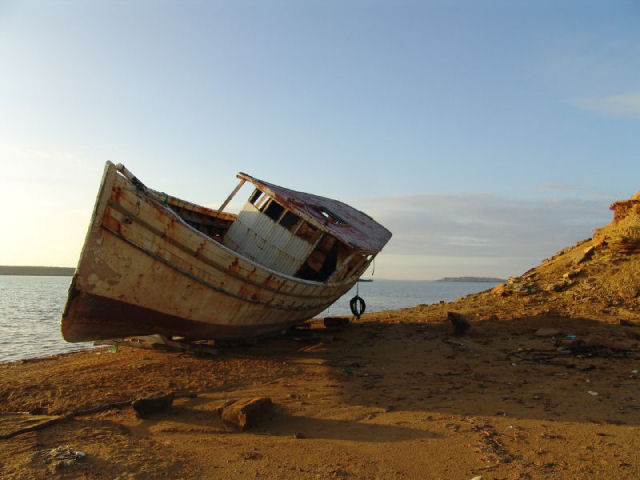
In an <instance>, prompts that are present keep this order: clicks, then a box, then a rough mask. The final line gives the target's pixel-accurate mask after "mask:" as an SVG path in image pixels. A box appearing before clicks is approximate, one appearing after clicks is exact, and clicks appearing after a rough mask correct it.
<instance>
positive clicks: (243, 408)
mask: <svg viewBox="0 0 640 480" xmlns="http://www.w3.org/2000/svg"><path fill="white" fill-rule="evenodd" d="M272 411H273V402H272V401H271V399H270V398H269V397H256V398H249V399H243V400H237V401H235V402H233V403H232V404H230V405H228V406H226V407H224V408H223V409H222V414H221V415H220V418H221V419H222V423H223V424H224V426H225V427H227V428H229V429H231V430H235V431H237V432H243V431H245V430H247V429H249V428H252V427H255V426H256V425H258V424H259V423H260V422H261V421H262V420H264V418H265V417H267V416H268V415H270V414H271V413H272Z"/></svg>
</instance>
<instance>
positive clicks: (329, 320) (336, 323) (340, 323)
mask: <svg viewBox="0 0 640 480" xmlns="http://www.w3.org/2000/svg"><path fill="white" fill-rule="evenodd" d="M323 322H324V326H325V327H326V328H340V327H344V326H346V325H348V324H349V317H325V318H324V320H323Z"/></svg>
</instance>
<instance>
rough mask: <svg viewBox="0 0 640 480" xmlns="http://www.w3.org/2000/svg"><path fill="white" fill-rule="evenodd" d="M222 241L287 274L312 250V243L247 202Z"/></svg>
mask: <svg viewBox="0 0 640 480" xmlns="http://www.w3.org/2000/svg"><path fill="white" fill-rule="evenodd" d="M223 244H224V245H225V246H226V247H229V248H230V249H232V250H234V251H235V252H237V253H239V254H241V255H244V256H246V257H248V258H250V259H252V260H254V261H256V262H258V263H260V264H261V265H264V266H266V267H268V268H271V269H273V270H276V271H278V272H281V273H284V274H286V275H294V274H295V273H296V272H297V271H298V269H299V268H300V266H301V265H302V264H303V263H304V261H305V260H306V259H307V257H308V256H309V254H310V253H311V251H312V250H313V245H310V244H309V243H307V242H305V241H304V240H302V239H301V238H299V237H297V236H295V235H293V234H292V233H291V232H290V231H289V230H288V229H286V228H284V227H283V226H281V225H279V224H277V223H276V222H274V221H273V220H272V219H271V218H269V217H267V216H266V215H264V214H262V213H261V212H259V211H258V210H257V209H256V207H254V206H253V205H252V204H251V203H249V202H247V203H246V204H245V206H244V207H243V209H242V211H241V212H240V213H239V214H238V218H237V219H236V221H235V222H233V224H232V225H231V227H230V228H229V230H228V231H227V233H226V234H225V236H224V241H223Z"/></svg>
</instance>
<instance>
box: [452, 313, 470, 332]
mask: <svg viewBox="0 0 640 480" xmlns="http://www.w3.org/2000/svg"><path fill="white" fill-rule="evenodd" d="M447 319H448V320H449V321H450V322H451V324H452V325H453V334H454V335H464V334H465V333H467V330H469V328H471V322H470V321H469V317H468V316H466V315H463V314H461V313H457V312H447Z"/></svg>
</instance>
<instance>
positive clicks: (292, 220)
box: [280, 210, 300, 230]
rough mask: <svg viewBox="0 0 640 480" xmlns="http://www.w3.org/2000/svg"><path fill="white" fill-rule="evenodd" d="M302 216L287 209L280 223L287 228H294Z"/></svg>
mask: <svg viewBox="0 0 640 480" xmlns="http://www.w3.org/2000/svg"><path fill="white" fill-rule="evenodd" d="M299 220H300V217H298V216H297V215H296V214H295V213H291V212H290V211H288V210H287V212H286V213H285V214H284V215H283V216H282V218H281V219H280V225H282V226H283V227H284V228H286V229H287V230H293V229H294V227H295V226H296V225H297V224H298V221H299Z"/></svg>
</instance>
